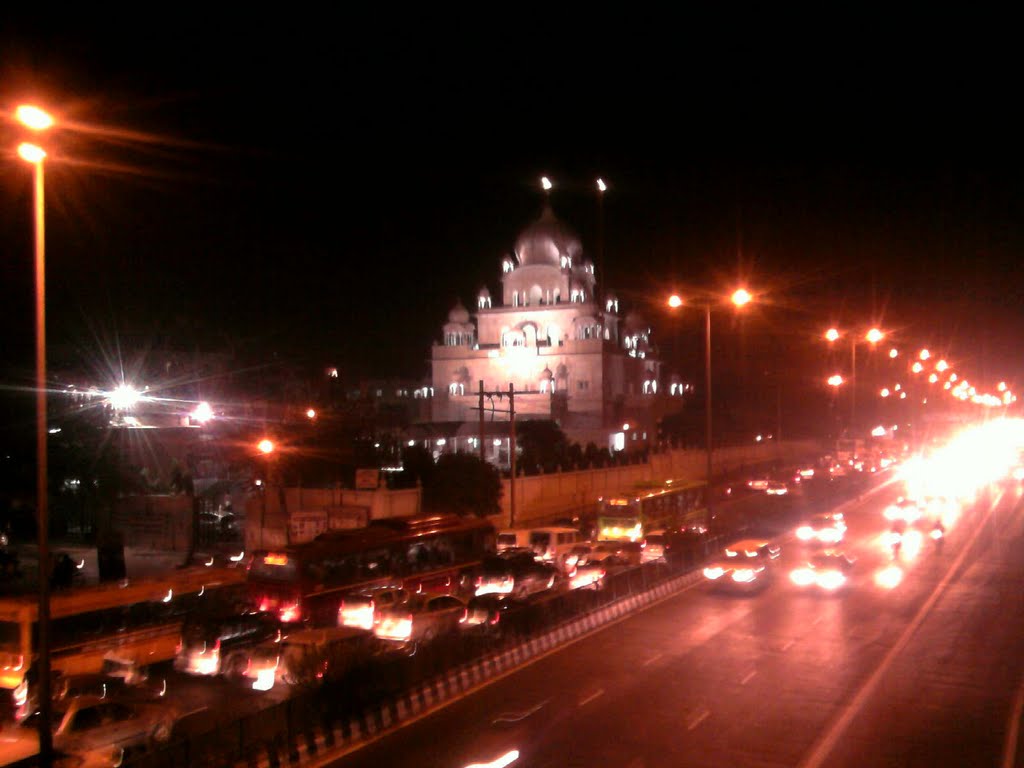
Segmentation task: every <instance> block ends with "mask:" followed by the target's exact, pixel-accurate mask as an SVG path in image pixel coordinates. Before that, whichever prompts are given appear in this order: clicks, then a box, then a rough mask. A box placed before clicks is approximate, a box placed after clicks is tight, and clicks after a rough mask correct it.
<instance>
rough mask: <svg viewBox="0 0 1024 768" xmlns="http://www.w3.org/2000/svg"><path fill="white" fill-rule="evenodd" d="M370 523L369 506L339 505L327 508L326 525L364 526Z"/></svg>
mask: <svg viewBox="0 0 1024 768" xmlns="http://www.w3.org/2000/svg"><path fill="white" fill-rule="evenodd" d="M369 524H370V508H369V507H356V506H341V507H328V508H327V527H328V528H330V529H331V530H334V529H335V528H365V527H366V526H367V525H369Z"/></svg>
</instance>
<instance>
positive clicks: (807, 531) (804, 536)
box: [796, 525, 814, 541]
mask: <svg viewBox="0 0 1024 768" xmlns="http://www.w3.org/2000/svg"><path fill="white" fill-rule="evenodd" d="M796 537H797V538H798V539H800V541H810V540H811V539H813V538H814V529H813V528H811V526H809V525H801V526H800V527H799V528H797V529H796Z"/></svg>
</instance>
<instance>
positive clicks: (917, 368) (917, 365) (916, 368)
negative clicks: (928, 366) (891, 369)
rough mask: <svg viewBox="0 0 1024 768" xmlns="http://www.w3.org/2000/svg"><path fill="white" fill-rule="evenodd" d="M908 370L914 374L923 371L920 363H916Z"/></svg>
mask: <svg viewBox="0 0 1024 768" xmlns="http://www.w3.org/2000/svg"><path fill="white" fill-rule="evenodd" d="M910 370H912V371H913V372H914V373H920V372H921V371H923V370H924V366H923V365H921V363H919V362H917V363H914V364H913V365H912V366H910Z"/></svg>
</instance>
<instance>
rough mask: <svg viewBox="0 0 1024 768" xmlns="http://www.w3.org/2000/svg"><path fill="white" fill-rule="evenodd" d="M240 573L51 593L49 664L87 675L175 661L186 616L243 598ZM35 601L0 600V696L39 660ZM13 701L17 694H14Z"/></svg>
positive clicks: (192, 572)
mask: <svg viewBox="0 0 1024 768" xmlns="http://www.w3.org/2000/svg"><path fill="white" fill-rule="evenodd" d="M244 583H245V569H244V568H224V567H216V568H214V567H210V568H204V567H202V566H198V567H193V568H186V569H181V570H178V571H175V572H173V573H170V574H168V575H167V576H164V577H162V578H157V579H139V580H132V581H125V582H120V583H112V584H100V585H95V586H88V587H80V588H75V589H70V590H67V591H58V592H54V593H52V595H51V598H50V619H51V629H50V638H51V640H50V666H51V669H52V670H53V672H55V673H59V674H63V675H77V674H94V673H98V672H101V671H103V669H104V663H105V662H109V661H111V660H112V659H113V660H116V661H117V662H118V663H121V664H127V665H132V666H133V667H135V668H138V669H144V668H145V667H147V666H149V665H150V664H155V663H158V662H161V661H170V660H171V659H173V658H174V654H175V650H176V649H177V645H178V641H179V640H180V637H181V625H182V621H183V619H184V616H185V614H186V613H187V612H189V611H191V610H193V609H195V608H197V607H199V606H201V605H203V604H206V603H210V602H213V601H215V600H218V599H221V598H224V597H226V596H228V594H229V593H234V592H235V591H236V590H235V589H231V588H233V587H234V588H237V592H238V594H239V596H241V595H242V594H243V591H242V585H243V584H244ZM38 616H39V601H38V598H37V597H36V596H34V595H21V596H17V597H2V598H0V693H4V692H16V691H20V692H21V694H22V695H23V693H24V690H25V686H24V685H23V683H24V682H25V680H26V675H27V674H28V672H29V670H30V669H31V668H32V665H33V663H34V661H35V660H36V658H37V655H38V647H37V643H38V636H37V635H38V623H37V622H38ZM15 698H18V695H17V694H16V695H15Z"/></svg>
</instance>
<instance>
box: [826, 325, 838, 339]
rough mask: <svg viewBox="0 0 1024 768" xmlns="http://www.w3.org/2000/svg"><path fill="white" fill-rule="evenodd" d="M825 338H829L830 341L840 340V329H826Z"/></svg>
mask: <svg viewBox="0 0 1024 768" xmlns="http://www.w3.org/2000/svg"><path fill="white" fill-rule="evenodd" d="M825 338H826V339H828V340H829V341H838V340H839V329H838V328H829V329H828V330H827V331H825Z"/></svg>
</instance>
